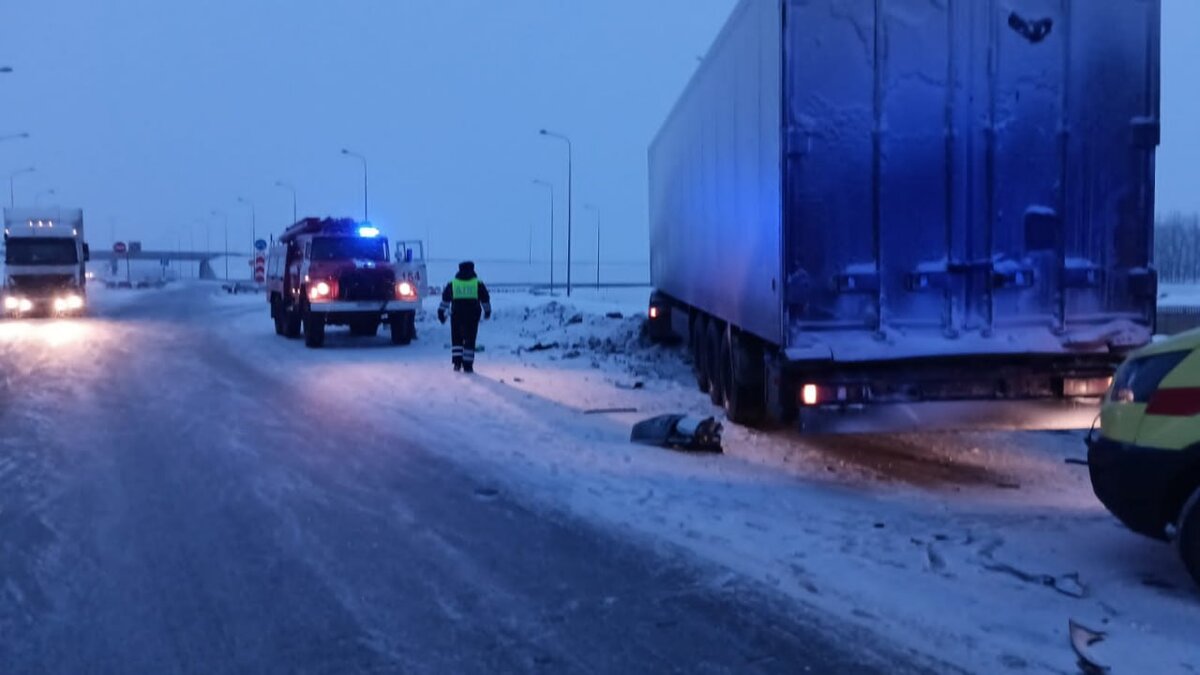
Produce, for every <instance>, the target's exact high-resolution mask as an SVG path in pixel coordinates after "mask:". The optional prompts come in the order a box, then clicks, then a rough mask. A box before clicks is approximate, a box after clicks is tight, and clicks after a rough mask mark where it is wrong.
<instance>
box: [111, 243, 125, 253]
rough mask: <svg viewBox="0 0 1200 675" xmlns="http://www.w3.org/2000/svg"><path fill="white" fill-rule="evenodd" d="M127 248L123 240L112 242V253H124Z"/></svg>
mask: <svg viewBox="0 0 1200 675" xmlns="http://www.w3.org/2000/svg"><path fill="white" fill-rule="evenodd" d="M128 250H129V247H127V246H126V245H125V242H123V241H118V242H117V243H115V244H113V253H124V252H126V251H128Z"/></svg>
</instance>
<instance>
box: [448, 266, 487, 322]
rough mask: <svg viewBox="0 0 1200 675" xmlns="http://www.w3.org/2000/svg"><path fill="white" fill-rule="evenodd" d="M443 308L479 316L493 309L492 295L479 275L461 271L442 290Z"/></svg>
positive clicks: (459, 313) (456, 312) (459, 314)
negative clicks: (467, 274) (465, 273)
mask: <svg viewBox="0 0 1200 675" xmlns="http://www.w3.org/2000/svg"><path fill="white" fill-rule="evenodd" d="M441 309H442V311H446V310H449V311H450V312H451V313H453V314H456V315H458V316H479V315H480V314H482V313H483V312H490V311H492V296H491V294H490V293H488V289H487V286H485V285H484V283H483V282H482V281H480V280H479V277H477V276H475V275H473V274H472V275H470V276H466V275H463V274H461V273H460V274H458V275H457V276H455V277H454V279H453V280H451V282H450V283H448V284H446V288H445V290H443V291H442V306H441Z"/></svg>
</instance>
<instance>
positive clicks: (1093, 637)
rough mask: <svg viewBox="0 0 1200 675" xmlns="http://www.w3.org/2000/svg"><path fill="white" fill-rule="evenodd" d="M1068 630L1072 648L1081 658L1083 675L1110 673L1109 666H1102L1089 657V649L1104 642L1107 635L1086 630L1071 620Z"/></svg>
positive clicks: (1068, 623) (1080, 668) (1080, 666)
mask: <svg viewBox="0 0 1200 675" xmlns="http://www.w3.org/2000/svg"><path fill="white" fill-rule="evenodd" d="M1067 629H1068V631H1069V633H1070V636H1071V648H1072V649H1074V650H1075V656H1077V657H1078V658H1079V670H1080V672H1082V673H1083V675H1104V673H1107V672H1109V670H1110V669H1109V668H1108V667H1107V666H1103V665H1100V664H1099V663H1097V662H1096V661H1095V659H1093V658H1092V657H1091V656H1089V655H1088V649H1087V648H1088V647H1091V646H1092V645H1094V644H1096V643H1099V642H1103V641H1104V638H1106V637H1108V636H1107V634H1105V633H1101V632H1099V631H1094V630H1091V629H1090V628H1085V627H1084V626H1082V625H1080V624H1078V623H1076V622H1075V620H1074V619H1071V620H1070V621H1068V622H1067Z"/></svg>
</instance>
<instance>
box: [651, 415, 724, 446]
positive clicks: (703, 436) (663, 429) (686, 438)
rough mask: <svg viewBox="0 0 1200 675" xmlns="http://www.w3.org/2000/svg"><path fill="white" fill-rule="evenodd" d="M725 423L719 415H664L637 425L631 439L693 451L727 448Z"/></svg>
mask: <svg viewBox="0 0 1200 675" xmlns="http://www.w3.org/2000/svg"><path fill="white" fill-rule="evenodd" d="M722 431H724V427H722V426H721V423H720V422H718V421H717V420H716V419H715V418H712V417H696V416H693V415H661V416H659V417H652V418H650V419H648V420H643V421H641V422H638V423H637V424H635V425H633V432H632V434H630V437H629V440H630V441H631V442H633V443H639V444H642V445H655V446H659V447H664V448H672V449H677V450H689V451H692V452H723V450H722V448H721V432H722Z"/></svg>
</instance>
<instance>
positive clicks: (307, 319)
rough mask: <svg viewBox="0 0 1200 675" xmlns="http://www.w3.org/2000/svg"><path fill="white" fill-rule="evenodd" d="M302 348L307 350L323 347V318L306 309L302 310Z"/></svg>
mask: <svg viewBox="0 0 1200 675" xmlns="http://www.w3.org/2000/svg"><path fill="white" fill-rule="evenodd" d="M304 346H305V347H308V348H309V349H319V348H321V347H323V346H325V317H324V316H322V315H320V314H317V313H315V312H313V311H311V310H309V309H308V308H305V310H304Z"/></svg>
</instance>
